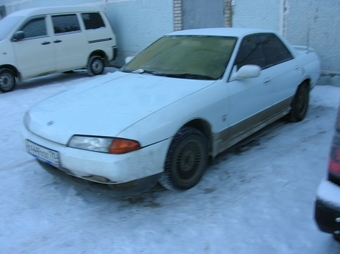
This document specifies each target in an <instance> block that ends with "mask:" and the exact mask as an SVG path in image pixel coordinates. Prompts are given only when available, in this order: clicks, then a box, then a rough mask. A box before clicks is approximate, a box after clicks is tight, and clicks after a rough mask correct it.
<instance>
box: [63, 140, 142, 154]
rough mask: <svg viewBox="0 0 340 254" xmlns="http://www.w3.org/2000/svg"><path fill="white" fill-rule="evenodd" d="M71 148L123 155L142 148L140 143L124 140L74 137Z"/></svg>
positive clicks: (70, 144) (70, 143)
mask: <svg viewBox="0 0 340 254" xmlns="http://www.w3.org/2000/svg"><path fill="white" fill-rule="evenodd" d="M68 146H69V147H73V148H78V149H83V150H89V151H94V152H102V153H112V154H123V153H128V152H132V151H135V150H138V149H140V148H141V146H140V144H139V142H137V141H135V140H130V139H122V138H107V137H91V136H73V137H72V138H71V140H70V142H69V144H68Z"/></svg>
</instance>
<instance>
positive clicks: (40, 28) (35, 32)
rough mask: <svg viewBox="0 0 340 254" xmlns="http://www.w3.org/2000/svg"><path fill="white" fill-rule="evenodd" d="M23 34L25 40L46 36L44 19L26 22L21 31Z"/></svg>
mask: <svg viewBox="0 0 340 254" xmlns="http://www.w3.org/2000/svg"><path fill="white" fill-rule="evenodd" d="M20 30H21V31H23V32H24V34H25V38H32V37H39V36H46V35H47V31H46V23H45V18H43V17H41V18H35V19H32V20H30V21H28V22H27V23H26V24H25V25H24V26H23V27H22V28H21V29H20Z"/></svg>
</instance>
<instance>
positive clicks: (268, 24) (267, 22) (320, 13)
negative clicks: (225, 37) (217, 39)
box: [233, 0, 340, 85]
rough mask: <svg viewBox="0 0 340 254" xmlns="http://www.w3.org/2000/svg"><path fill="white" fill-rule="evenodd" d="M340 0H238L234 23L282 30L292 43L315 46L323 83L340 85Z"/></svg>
mask: <svg viewBox="0 0 340 254" xmlns="http://www.w3.org/2000/svg"><path fill="white" fill-rule="evenodd" d="M339 13H340V1H339V0H303V1H302V0H256V1H253V0H234V5H233V26H234V27H254V28H266V29H271V30H275V31H278V32H280V33H281V34H282V35H283V36H284V37H285V38H287V40H288V41H290V42H291V43H292V44H300V45H308V46H311V47H312V48H314V49H315V50H316V51H317V53H318V55H319V56H320V59H321V68H322V77H321V79H320V82H319V83H320V84H331V85H340V65H339V63H338V61H339V60H338V59H340V50H339V49H338V45H340V36H339V30H338V28H339V27H340V16H339V15H338V14H339Z"/></svg>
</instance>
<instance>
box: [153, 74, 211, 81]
mask: <svg viewBox="0 0 340 254" xmlns="http://www.w3.org/2000/svg"><path fill="white" fill-rule="evenodd" d="M158 75H159V76H166V77H170V78H187V79H203V80H214V79H215V78H213V77H211V76H208V75H201V74H192V73H178V74H172V73H170V74H166V73H164V74H158Z"/></svg>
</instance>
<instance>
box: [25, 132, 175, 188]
mask: <svg viewBox="0 0 340 254" xmlns="http://www.w3.org/2000/svg"><path fill="white" fill-rule="evenodd" d="M22 136H23V139H24V140H30V141H32V142H34V143H36V144H38V145H40V146H43V147H46V148H48V149H52V150H54V151H57V152H58V153H59V157H60V167H59V169H60V170H62V171H64V172H66V173H67V174H69V175H72V176H75V177H78V178H82V179H85V180H88V181H92V182H97V183H105V184H121V183H127V182H131V181H134V180H138V179H142V178H146V177H149V176H153V175H157V174H159V173H162V172H163V170H164V162H165V157H166V154H167V150H168V147H169V144H170V140H169V139H168V140H164V141H161V142H158V143H156V144H153V145H150V146H147V147H144V148H142V149H140V150H137V151H134V152H130V153H127V154H120V155H116V154H107V153H98V152H92V151H86V150H80V149H74V148H70V147H66V146H65V145H62V144H58V143H55V142H51V141H49V140H46V139H44V138H41V137H40V136H37V135H35V134H33V133H32V132H30V131H28V130H27V129H26V128H25V127H23V130H22Z"/></svg>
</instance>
